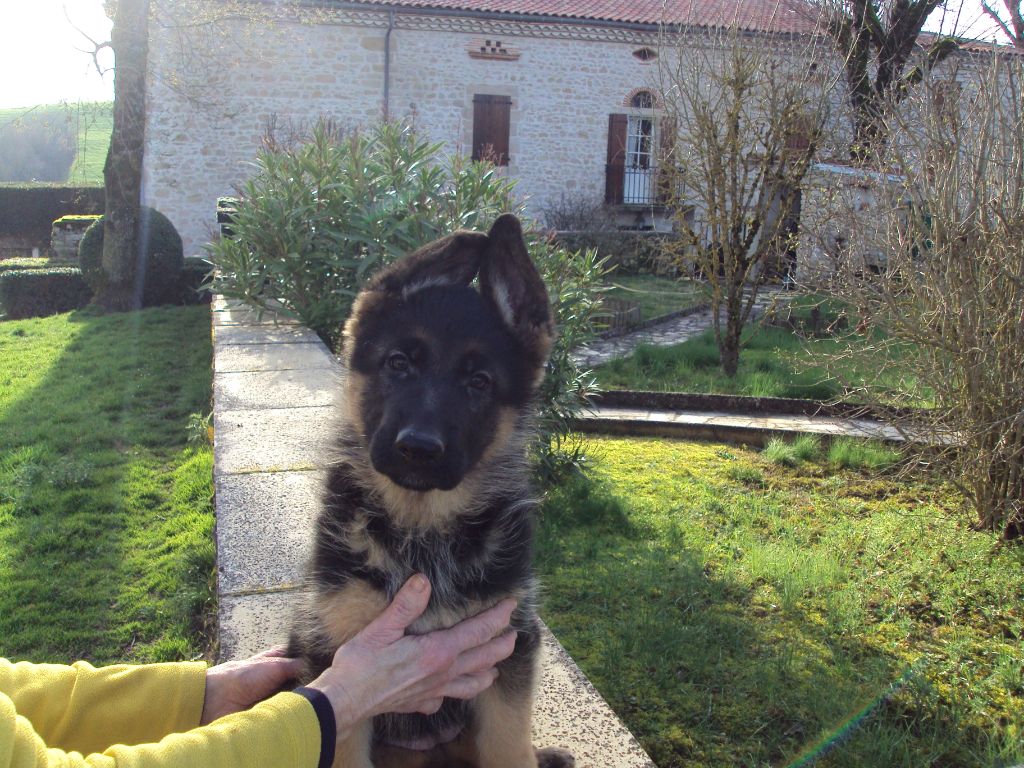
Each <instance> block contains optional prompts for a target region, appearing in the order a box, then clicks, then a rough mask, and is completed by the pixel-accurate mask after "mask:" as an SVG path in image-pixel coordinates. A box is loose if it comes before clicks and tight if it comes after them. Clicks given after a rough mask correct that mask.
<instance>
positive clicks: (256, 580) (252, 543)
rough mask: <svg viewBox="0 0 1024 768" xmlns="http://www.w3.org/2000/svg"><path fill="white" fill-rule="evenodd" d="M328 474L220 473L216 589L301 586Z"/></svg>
mask: <svg viewBox="0 0 1024 768" xmlns="http://www.w3.org/2000/svg"><path fill="white" fill-rule="evenodd" d="M323 484H324V473H323V472H314V471H305V472H269V473H262V472H261V473H256V474H248V475H219V476H218V477H217V479H216V481H215V483H214V486H215V491H216V507H217V577H218V578H217V591H218V592H219V593H220V594H221V595H222V596H224V595H232V594H237V593H239V592H251V591H253V590H265V589H269V588H283V587H297V586H299V585H300V584H301V582H302V577H303V573H304V566H305V563H306V559H307V557H308V555H309V552H310V547H311V545H312V542H313V521H314V519H315V518H316V515H317V512H318V511H319V500H320V495H321V489H322V488H323Z"/></svg>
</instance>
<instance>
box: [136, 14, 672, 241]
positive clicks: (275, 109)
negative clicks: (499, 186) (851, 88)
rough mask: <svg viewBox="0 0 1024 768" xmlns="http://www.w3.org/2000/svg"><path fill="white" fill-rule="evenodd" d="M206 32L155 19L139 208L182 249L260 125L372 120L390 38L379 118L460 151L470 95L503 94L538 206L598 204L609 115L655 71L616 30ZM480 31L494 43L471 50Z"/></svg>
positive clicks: (254, 28)
mask: <svg viewBox="0 0 1024 768" xmlns="http://www.w3.org/2000/svg"><path fill="white" fill-rule="evenodd" d="M389 22H392V23H393V28H392V29H391V31H390V35H389V34H388V29H389ZM207 26H208V28H204V27H203V26H202V25H197V28H196V29H195V30H193V31H192V32H191V33H190V36H189V37H188V38H187V39H186V38H183V37H182V35H181V34H180V30H172V29H170V28H157V29H155V30H154V31H153V32H152V36H151V38H152V39H151V42H150V45H151V52H150V57H151V72H150V80H149V87H150V92H149V108H148V121H147V126H146V132H147V133H146V158H145V166H144V177H143V178H144V181H143V197H144V204H146V205H150V206H152V207H154V208H157V209H158V210H160V211H162V212H163V213H165V214H167V215H168V216H169V217H170V219H171V220H172V221H173V222H174V224H175V226H176V227H177V228H178V230H179V232H180V233H181V235H182V238H183V240H184V242H185V252H186V254H193V253H198V252H200V251H201V248H202V245H203V244H204V243H205V242H208V241H209V239H210V238H211V237H212V236H213V233H214V232H215V225H216V212H215V207H216V199H217V197H219V196H222V195H227V194H231V193H232V191H233V188H234V186H235V185H236V184H238V183H239V182H240V181H241V180H243V179H244V178H245V177H246V175H247V174H248V173H250V172H251V165H250V164H251V162H252V161H253V159H254V158H255V155H256V151H257V149H258V147H259V146H260V142H261V139H262V137H263V135H264V133H265V131H266V129H267V126H268V124H269V123H271V122H272V121H276V123H277V125H278V127H279V128H281V127H282V126H299V125H306V126H308V125H309V124H311V123H312V122H313V121H315V120H316V118H318V117H319V116H321V115H326V116H330V117H332V118H334V119H335V120H336V121H337V122H338V123H339V124H340V125H341V126H342V127H357V126H360V125H366V124H368V123H370V122H372V121H374V120H378V119H380V117H381V116H382V114H383V113H384V107H385V105H384V90H385V89H384V70H385V66H384V51H385V44H386V40H387V41H388V45H389V46H390V50H391V57H390V73H389V81H390V82H389V88H388V104H387V108H388V114H389V115H390V116H391V117H395V118H411V119H412V120H413V121H414V123H415V125H416V126H417V127H418V129H419V130H420V131H421V132H422V133H423V134H425V135H426V136H427V137H429V138H430V139H432V140H435V141H440V142H443V143H444V145H445V149H446V151H449V152H463V153H466V154H468V153H469V149H468V148H469V147H470V146H471V144H472V135H473V134H472V132H473V97H474V95H476V94H490V95H501V96H509V97H511V99H512V107H511V119H510V137H509V155H510V162H509V165H508V168H507V172H508V173H509V174H510V175H511V176H512V177H514V178H515V179H517V180H518V191H519V193H520V195H522V196H524V197H525V198H527V201H528V206H529V208H530V210H531V212H532V213H534V214H537V213H539V212H540V211H541V210H542V209H543V208H544V206H545V205H547V204H548V203H551V202H557V201H558V200H559V199H560V197H561V195H563V194H572V195H583V196H586V197H588V198H592V199H593V200H595V201H600V200H602V199H603V196H604V185H605V162H606V153H607V142H608V116H609V114H611V113H629V112H630V111H631V110H630V109H629V108H628V107H626V106H624V103H628V99H629V97H630V95H631V94H633V93H635V92H636V91H637V89H642V88H651V87H653V84H654V77H655V73H656V64H654V63H652V62H650V61H647V62H645V61H642V60H641V57H638V56H635V55H634V52H636V51H638V50H639V49H641V48H643V47H645V46H646V47H649V48H655V47H656V46H657V40H656V38H655V36H654V35H652V34H650V33H644V32H638V31H630V30H625V29H620V28H614V27H602V26H587V25H578V24H533V23H514V22H508V21H500V22H499V21H484V20H481V19H473V18H456V17H443V16H418V15H416V14H414V13H406V12H402V13H400V14H396V15H395V16H394V17H393V18H391V17H389V16H388V14H387V13H384V12H373V11H340V10H323V9H321V10H317V11H304V12H302V13H299V12H295V11H292V12H289V13H282V12H277V13H275V14H274V15H273V16H272V17H268V16H263V17H257V18H254V19H251V20H238V19H224V20H220V21H218V22H217V23H216V24H211V25H207ZM481 41H484V42H487V41H489V42H490V47H491V48H496V47H497V45H498V44H500V47H501V48H502V49H504V53H503V54H502V53H501V52H500V51H495V55H481V54H480V48H481V47H482V43H481ZM653 112H654V117H655V120H657V109H655V110H653ZM638 212H639V213H641V214H643V211H638ZM636 213H637V212H633V213H632V214H631V215H633V216H635V214H636ZM648 221H650V213H648Z"/></svg>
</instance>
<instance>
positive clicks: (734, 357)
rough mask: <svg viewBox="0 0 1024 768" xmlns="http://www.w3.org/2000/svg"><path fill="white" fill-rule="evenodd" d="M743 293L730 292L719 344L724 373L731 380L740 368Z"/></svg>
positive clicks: (719, 354)
mask: <svg viewBox="0 0 1024 768" xmlns="http://www.w3.org/2000/svg"><path fill="white" fill-rule="evenodd" d="M742 300H743V295H742V293H740V294H738V295H736V294H735V289H733V291H731V292H730V295H729V297H728V299H727V301H726V319H725V332H724V333H723V334H722V336H721V340H720V341H719V344H718V356H719V360H721V363H722V371H723V372H724V373H725V375H726V376H728V377H729V378H730V379H731V378H732V377H734V376H735V375H736V371H737V370H739V367H740V334H741V333H742V332H743V323H742V320H741V317H740V314H741V313H740V309H741V302H742Z"/></svg>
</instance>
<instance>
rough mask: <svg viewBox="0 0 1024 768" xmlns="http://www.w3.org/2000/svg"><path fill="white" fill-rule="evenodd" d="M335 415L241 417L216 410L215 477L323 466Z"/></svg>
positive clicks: (301, 412) (284, 411)
mask: <svg viewBox="0 0 1024 768" xmlns="http://www.w3.org/2000/svg"><path fill="white" fill-rule="evenodd" d="M215 402H216V401H215ZM334 413H335V411H334V408H331V407H327V406H314V407H310V408H276V409H267V410H238V411H221V410H220V409H219V408H218V409H217V411H216V415H215V417H214V441H213V460H214V476H217V475H220V474H224V473H228V474H232V473H237V472H282V471H286V470H303V469H318V468H320V467H323V466H325V465H326V463H327V456H328V451H327V446H328V442H329V438H330V427H331V423H332V421H333V418H334Z"/></svg>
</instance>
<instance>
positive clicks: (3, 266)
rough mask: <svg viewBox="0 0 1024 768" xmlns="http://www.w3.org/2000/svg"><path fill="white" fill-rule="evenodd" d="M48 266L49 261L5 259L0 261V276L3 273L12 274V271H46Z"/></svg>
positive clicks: (41, 259)
mask: <svg viewBox="0 0 1024 768" xmlns="http://www.w3.org/2000/svg"><path fill="white" fill-rule="evenodd" d="M49 266H50V260H49V259H43V258H39V259H33V258H24V259H5V260H4V261H0V274H3V273H4V272H12V271H14V270H18V271H22V270H26V269H48V268H49Z"/></svg>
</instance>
